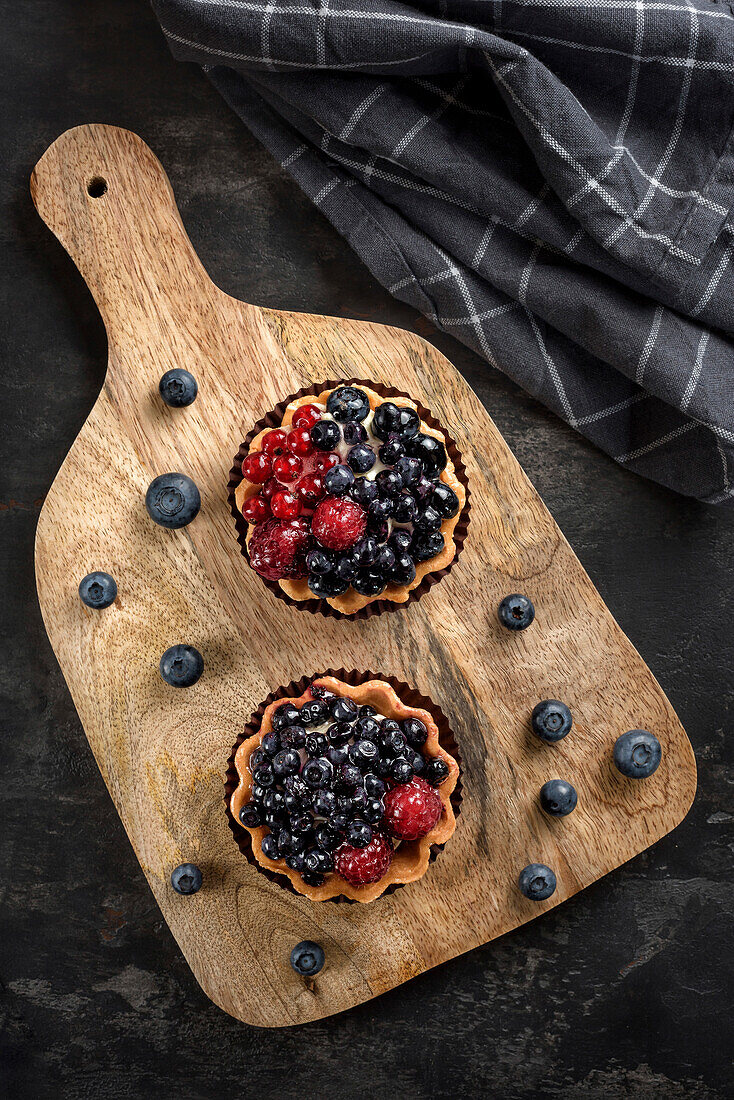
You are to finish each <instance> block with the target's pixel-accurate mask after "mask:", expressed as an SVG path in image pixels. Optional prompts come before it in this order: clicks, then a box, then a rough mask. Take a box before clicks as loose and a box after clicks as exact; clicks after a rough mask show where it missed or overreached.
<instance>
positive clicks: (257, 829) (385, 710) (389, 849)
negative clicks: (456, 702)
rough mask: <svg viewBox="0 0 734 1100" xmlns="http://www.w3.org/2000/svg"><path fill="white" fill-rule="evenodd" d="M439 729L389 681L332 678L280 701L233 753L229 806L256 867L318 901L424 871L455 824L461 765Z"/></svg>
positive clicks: (380, 887) (370, 892) (363, 894)
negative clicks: (443, 744) (244, 832)
mask: <svg viewBox="0 0 734 1100" xmlns="http://www.w3.org/2000/svg"><path fill="white" fill-rule="evenodd" d="M438 737H439V731H438V726H437V725H436V722H435V721H434V718H433V717H432V715H431V714H430V713H429V712H428V711H427V710H424V709H422V708H418V707H411V706H407V705H406V704H405V703H403V702H402V700H401V699H400V698H399V697H398V694H397V693H396V691H395V689H394V688H393V687H392V686H391V685H390V684H389V683H387V682H386V681H385V680H367V681H365V682H363V683H357V684H348V683H345V682H344V681H343V680H340V679H337V678H336V677H334V676H329V675H327V676H322V677H319V678H318V679H316V680H313V681H312V682H311V683H310V684H309V685H308V686H307V687H306V689H305V691H304V692H303V693H302V694H301V695H299V696H297V697H290V698H288V697H284V698H280V697H279V698H277V699H276V700H275V701H274V702H272V703H270V704H269V705H268V706H266V707H265V709H264V711H263V714H262V720H261V723H260V727H259V729H258V730H257V732H256V733H254V734H253V735H252V736H250V737H247V738H246V739H245V740H243V741H242V743H241V744H240V745H239V747H238V748H237V750H236V752H235V756H234V771H235V773H236V779H235V782H236V783H237V786H236V787H235V788H234V790H233V791H232V794H231V797H230V799H229V809H230V812H231V815H232V819H233V820H234V821H235V822H238V823H239V824H240V825H241V826H242V827H244V829H246V830H247V833H249V837H250V840H251V853H252V857H253V858H254V860H255V862H256V865H258V866H259V867H260V868H265V869H266V871H268V872H271V873H276V874H278V875H284V876H286V877H287V879H288V880H289V881H290V884H291V885H292V887H293V889H294V890H295V891H296V892H297V893H299V894H303V895H305V896H306V897H308V898H310V899H311V900H312V901H328V900H330V899H332V898H347V899H349V900H351V901H360V902H368V901H374V900H375V898H378V897H380V895H381V894H383V893H384V892H385V890H387V888H388V887H390V886H395V885H398V884H403V883H406V882H413V881H415V880H416V879H419V878H421V877H422V876H423V875H424V874H425V872H426V869H427V868H428V863H429V860H430V858H431V847H432V845H443V844H444V843H445V842H446V841H447V840H448V839H449V837H450V836H451V835H452V834H453V832H454V829H455V827H456V819H455V816H454V806H453V804H452V795H454V792H455V789H456V785H457V782H458V779H459V765H458V763H457V761H456V759H455V758H454V757H453V756H451V755H450V754H449V753H448V752H446V750H445V749H444V748H442V747H441V745H440V744H439V740H438ZM233 785H234V784H232V785H231V786H230V787H229V788H228V790H232V786H233ZM248 848H249V846H248ZM243 850H245V849H243Z"/></svg>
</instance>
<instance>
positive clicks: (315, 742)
mask: <svg viewBox="0 0 734 1100" xmlns="http://www.w3.org/2000/svg"><path fill="white" fill-rule="evenodd" d="M328 747H329V742H328V740H327V738H326V734H325V733H309V735H308V737H307V738H306V752H307V753H308V755H309V756H313V757H317V756H323V755H324V753H325V752H326V750H327V749H328ZM299 760H300V757H299Z"/></svg>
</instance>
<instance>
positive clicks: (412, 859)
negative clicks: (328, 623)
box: [230, 676, 459, 902]
mask: <svg viewBox="0 0 734 1100" xmlns="http://www.w3.org/2000/svg"><path fill="white" fill-rule="evenodd" d="M314 683H315V684H319V685H321V686H322V687H324V688H326V689H327V690H328V691H332V692H334V694H335V695H342V696H347V697H348V698H349V699H353V700H354V702H355V703H359V704H360V705H361V704H363V703H369V704H370V705H371V706H373V707H374V708H375V709H376V710H377V712H378V713H379V714H384V715H385V717H386V718H396V719H397V720H398V721H400V720H402V719H403V718H419V719H420V720H421V722H423V723H425V726H426V729H427V730H428V737H427V739H426V743H425V746H424V752H425V754H426V755H428V756H440V757H441V759H442V760H443V761H444V762H445V763H446V765H447V767H448V769H449V774H448V776H447V778H446V779H445V780H444V781H443V783H442V784H441V785H440V787H437V788H436V793H437V794H438V796H439V798H440V799H441V817H440V818H439V820H438V822H437V823H436V825H435V826H434V827H433V829H431V831H430V833H428V835H427V836H424V837H421V839H420V840H412V841H403V842H402V843H401V844H400V846H399V847H398V848H397V849H396V851H395V855H394V856H393V860H392V863H391V864H390V866H389V867H388V869H387V872H386V874H385V875H384V876H383V877H382V878H381V879H380V881H379V882H374V883H370V884H369V885H366V886H351V885H350V884H349V883H348V882H346V880H345V879H343V878H342V877H341V876H340V875H337V874H336V873H335V872H331V873H329V874H327V875H326V876H325V878H324V882H323V885H321V886H307V885H306V883H305V882H304V881H303V879H302V878H301V876H300V874H299V873H298V871H292V870H291V869H290V867H287V866H286V863H285V860H284V859H276V860H273V859H268V857H267V856H266V855H264V854H263V852H262V850H261V845H262V839H263V837H264V836H265V835H266V833H268V832H269V831H270V830H269V829H268V828H267V827H266V826H264V825H260V826H258V827H257V828H255V829H248V830H247V831H248V833H249V834H250V836H251V837H252V853H253V855H254V857H255V859H256V860H257V862H258V863H259V864H260V865H261V866H262V867H267V868H268V869H269V870H271V871H276V872H277V873H278V874H280V875H285V876H286V877H287V878H288V879H290V881H291V883H292V884H293V888H294V889H295V890H296V892H297V893H299V894H303V895H305V897H307V898H310V899H311V901H328V900H329V899H330V898H334V897H337V896H339V895H343V896H344V897H348V898H351V899H352V900H353V901H360V902H368V901H374V900H375V899H376V898H379V897H380V895H381V894H384V892H385V890H387V888H388V886H391V885H393V883H406V882H415V880H416V879H419V878H422V876H423V875H424V874H425V873H426V870H427V868H428V861H429V858H430V854H431V845H432V844H444V843H445V842H446V841H447V840H448V839H449V837H451V836H452V835H453V832H454V829H455V828H456V818H455V816H454V810H453V807H452V805H451V795H452V794H453V793H454V790H455V788H456V784H457V782H458V779H459V765H458V764H457V762H456V760H455V759H454V758H453V756H450V755H449V753H447V752H446V750H445V749H442V748H441V746H440V745H439V743H438V728H437V726H436V723H435V722H434V720H433V718H432V717H431V715H430V713H429V712H428V711H427V710H421V709H420V708H419V707H408V706H406V705H405V704H404V703H403V702H402V701H401V700H400V698H399V697H398V695H397V694H396V692H395V691H394V689H393V688H392V687H391V685H390V684H388V683H386V681H385V680H368V681H367V682H366V683H364V684H357V685H356V686H352V685H351V684H345V683H343V682H342V681H341V680H337V679H335V678H334V677H333V676H321V677H319V678H317V679H316V680H314ZM311 698H313V696H312V695H311V691H310V689H308V688H307V689H306V691H305V692H304V693H303V695H299V696H298V698H296V699H276V701H275V702H274V703H271V704H270V706H268V707H266V709H265V713H264V714H263V717H262V723H261V725H260V729H259V730H258V732H257V733H256V734H253V736H252V737H248V738H247V740H246V741H243V742H242V744H241V745H240V747H239V748H238V749H237V752H236V753H235V758H234V766H235V769H236V771H237V775H238V776H239V784H238V786H237V788H236V789H235V791H234V792H233V794H232V797H231V799H230V809H231V811H232V816H233V817H234V819H235V821H237V822H239V820H240V817H239V815H240V810H241V809H242V807H243V806H244V805H245V803H246V802H249V800H250V792H251V791H252V775H251V773H250V769H249V761H250V756H251V755H252V753H253V752H254V751H255V749H256V748H257V747H258V745H259V744H260V741H261V740H262V738H263V736H264V735H265V734H266V733H269V732H270V730H271V729H272V728H273V727H272V716H273V712H274V711H276V710H277V709H278V707H282V706H283V704H284V703H293V704H294V705H295V706H301V705H302V704H303V703H305V702H306V701H307V700H308V699H311ZM242 827H243V828H244V826H242Z"/></svg>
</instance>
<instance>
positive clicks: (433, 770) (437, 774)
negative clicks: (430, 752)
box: [423, 756, 449, 787]
mask: <svg viewBox="0 0 734 1100" xmlns="http://www.w3.org/2000/svg"><path fill="white" fill-rule="evenodd" d="M448 774H449V766H448V764H447V763H446V761H445V760H442V759H441V757H440V756H434V757H432V758H431V759H430V760H429V761H428V762H427V763H426V766H425V770H424V772H423V777H424V779H425V780H426V782H427V783H430V784H431V786H432V787H440V786H441V784H442V783H443V781H444V779H446V778H447V776H448Z"/></svg>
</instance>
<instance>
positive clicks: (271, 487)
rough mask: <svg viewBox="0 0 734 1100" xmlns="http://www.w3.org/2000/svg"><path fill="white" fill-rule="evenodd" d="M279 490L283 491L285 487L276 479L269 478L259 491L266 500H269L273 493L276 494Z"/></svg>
mask: <svg viewBox="0 0 734 1100" xmlns="http://www.w3.org/2000/svg"><path fill="white" fill-rule="evenodd" d="M279 489H285V485H281V483H280V482H279V481H278V479H277V477H269V478H268V480H267V481H266V482H265V484H264V485H263V487H262V489H261V490H260V491H261V493H262V495H263V496H264V497H265V499H266V500H270V498H271V496H272V495H273V493H277V492H278V490H279Z"/></svg>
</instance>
